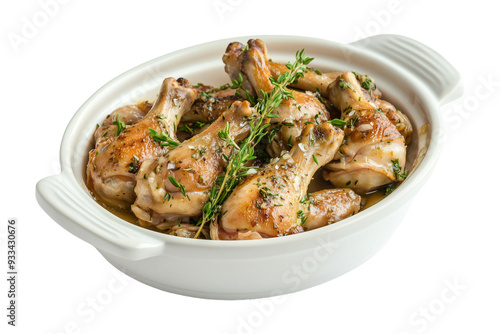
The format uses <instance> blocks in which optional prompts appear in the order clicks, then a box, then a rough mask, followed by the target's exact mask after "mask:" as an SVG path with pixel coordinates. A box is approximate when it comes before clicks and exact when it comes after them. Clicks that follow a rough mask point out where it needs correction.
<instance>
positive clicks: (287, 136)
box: [223, 39, 330, 157]
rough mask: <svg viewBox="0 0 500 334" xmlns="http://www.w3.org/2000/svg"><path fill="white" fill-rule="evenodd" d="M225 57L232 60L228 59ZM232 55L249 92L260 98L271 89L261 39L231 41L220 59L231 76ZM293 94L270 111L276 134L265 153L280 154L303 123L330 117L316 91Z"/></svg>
mask: <svg viewBox="0 0 500 334" xmlns="http://www.w3.org/2000/svg"><path fill="white" fill-rule="evenodd" d="M227 59H230V60H231V62H230V63H227V62H226V61H227ZM235 59H237V64H239V71H240V72H239V73H243V75H244V81H245V82H246V84H245V87H246V86H248V84H250V85H251V87H252V88H253V89H252V90H251V92H255V94H256V95H257V96H258V97H259V98H262V96H263V93H267V94H269V93H271V92H272V90H273V88H274V85H273V84H272V83H271V80H270V79H269V78H271V77H272V72H271V68H270V64H269V58H268V55H267V49H266V46H265V44H264V42H262V41H261V40H259V39H257V40H254V39H251V40H249V41H248V43H247V46H246V47H245V46H244V45H243V44H241V43H231V44H230V45H229V46H228V48H227V50H226V54H225V55H224V58H223V60H224V61H225V62H226V71H227V68H228V67H230V68H231V71H228V74H229V76H230V77H231V78H233V77H234V73H236V72H237V70H236V65H235V64H236V62H235ZM228 64H229V65H230V66H229V65H228ZM293 97H294V98H293V99H285V100H284V101H283V102H282V103H281V104H280V105H279V107H277V108H276V109H274V111H273V114H275V115H277V116H278V117H274V118H272V119H271V123H272V124H273V127H271V128H272V130H271V131H274V132H275V135H274V136H273V137H272V141H271V143H270V144H269V145H268V147H267V151H268V153H270V154H271V156H273V157H277V156H279V155H280V154H281V152H282V151H285V150H286V151H288V150H289V149H290V148H291V147H292V146H293V145H294V144H295V142H296V139H297V137H298V136H299V135H300V134H301V132H302V130H303V129H304V127H305V125H306V124H308V123H314V124H320V123H323V122H325V121H328V120H329V119H330V116H329V112H328V111H327V110H326V108H325V106H324V104H323V103H321V102H320V101H319V100H318V98H317V97H316V96H315V93H312V92H309V93H303V92H299V91H293Z"/></svg>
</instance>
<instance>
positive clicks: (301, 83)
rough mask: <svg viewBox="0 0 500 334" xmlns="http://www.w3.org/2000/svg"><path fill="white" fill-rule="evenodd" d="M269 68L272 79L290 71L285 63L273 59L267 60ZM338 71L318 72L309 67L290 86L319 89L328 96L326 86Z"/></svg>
mask: <svg viewBox="0 0 500 334" xmlns="http://www.w3.org/2000/svg"><path fill="white" fill-rule="evenodd" d="M269 68H270V69H271V73H272V75H273V78H274V79H278V77H279V76H280V75H281V74H283V73H285V72H290V70H289V69H288V68H287V67H286V65H283V64H279V63H275V62H273V61H269ZM340 73H341V72H328V73H321V74H319V73H316V72H314V71H312V70H310V69H309V70H308V71H307V73H305V74H304V77H303V78H299V80H297V82H296V83H293V84H291V85H290V86H292V87H295V88H299V89H302V90H304V91H311V92H317V91H319V93H320V94H321V95H322V96H324V97H328V86H329V85H330V84H331V83H332V82H333V81H334V80H335V79H336V78H337V76H338V75H339V74H340Z"/></svg>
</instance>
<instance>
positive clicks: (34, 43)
mask: <svg viewBox="0 0 500 334" xmlns="http://www.w3.org/2000/svg"><path fill="white" fill-rule="evenodd" d="M45 2H50V1H49V0H42V1H40V2H39V1H35V0H26V1H17V2H13V1H10V2H8V3H9V5H8V7H7V2H5V1H4V2H2V5H1V8H0V22H1V26H2V33H1V42H0V43H1V47H2V61H1V62H0V68H1V72H0V73H1V79H0V80H1V81H0V82H1V89H0V91H1V96H2V104H1V105H2V111H1V113H2V127H1V131H0V133H1V136H2V138H1V143H2V150H1V154H2V159H1V160H2V162H1V163H0V166H1V167H0V168H1V175H2V179H3V180H2V186H1V190H2V191H1V194H2V195H1V196H2V201H1V204H0V207H1V220H2V224H1V226H2V227H1V231H0V233H1V234H0V236H1V251H0V254H2V255H0V261H1V262H4V263H5V262H6V260H5V258H6V222H7V218H8V217H17V218H18V219H19V225H20V226H19V229H20V233H19V238H20V239H19V261H20V264H19V272H20V279H19V286H18V288H19V299H18V304H19V310H18V327H16V328H11V327H10V326H7V325H6V322H7V318H6V317H5V315H4V314H6V310H5V307H6V303H7V297H6V292H7V285H6V281H5V280H4V279H2V280H1V284H0V296H2V297H1V298H0V306H1V307H0V309H2V310H3V311H1V312H0V319H2V320H1V325H0V326H1V328H2V330H1V331H2V332H3V333H5V331H4V329H5V328H7V329H8V331H7V332H8V333H44V334H48V333H53V334H55V333H160V332H161V333H165V332H171V333H196V332H198V333H200V332H203V333H278V332H283V333H327V332H328V333H330V332H337V333H371V334H374V333H385V334H387V333H389V334H403V333H407V334H413V333H499V331H500V323H499V322H498V314H500V303H499V300H500V288H499V282H500V272H499V270H498V267H499V265H500V261H499V255H500V242H499V240H498V239H499V235H500V227H499V222H500V219H499V218H498V215H497V214H496V212H497V210H496V209H497V208H498V193H497V189H498V186H499V181H498V175H497V173H498V171H497V168H498V162H499V159H498V139H497V138H498V135H497V132H498V131H499V130H498V128H499V126H498V125H499V121H500V116H499V114H500V111H499V110H498V98H499V97H500V94H499V93H500V71H499V66H498V61H499V59H500V57H499V56H500V55H499V50H498V23H497V22H498V12H497V11H496V10H494V9H493V8H491V7H489V6H490V5H489V4H488V3H489V2H487V1H485V0H475V1H471V2H468V3H469V4H470V5H468V6H467V7H464V6H462V5H460V4H459V3H458V2H451V1H450V2H444V1H443V2H439V1H436V0H420V1H417V0H414V1H410V0H399V1H398V0H394V1H390V0H377V1H341V2H333V1H286V2H284V1H283V2H279V3H278V1H269V0H265V1H260V0H259V1H249V0H246V1H244V0H220V1H213V0H207V1H175V2H173V1H170V2H167V1H163V2H160V1H148V0H144V1H141V2H140V3H139V2H138V1H123V0H122V1H106V2H104V1H95V0H92V1H77V0H73V1H66V2H67V3H64V4H62V2H63V1H62V0H61V3H60V4H59V5H58V7H57V8H55V7H53V6H52V7H50V8H51V11H52V12H51V15H52V16H50V17H48V19H47V20H46V22H44V21H43V18H44V15H45V14H43V11H44V9H43V8H44V6H43V5H42V3H45ZM52 3H54V0H53V1H52ZM394 9H396V10H394ZM46 10H47V9H46ZM389 10H392V13H391V12H390V11H389ZM41 13H42V14H41ZM37 20H38V21H37ZM27 22H31V23H33V22H35V23H37V24H38V25H39V26H40V27H39V28H37V30H36V31H31V35H26V31H24V33H25V35H24V37H23V26H25V25H27V24H28V23H27ZM378 33H395V34H401V35H405V36H408V37H411V38H414V39H416V40H418V41H420V42H422V43H424V44H426V45H428V46H429V47H431V48H433V49H435V50H436V51H438V52H439V53H441V54H442V55H443V56H444V57H445V58H446V59H448V60H449V61H450V62H451V64H453V65H454V66H455V67H456V68H457V69H458V70H459V72H460V73H461V74H462V77H463V80H464V83H465V94H464V96H463V97H462V98H460V99H459V100H456V101H454V102H452V103H450V104H448V105H445V106H443V107H442V112H443V116H444V124H445V127H446V129H445V130H446V139H445V143H444V150H443V153H442V156H441V159H440V162H439V164H438V166H437V167H436V169H435V172H434V173H433V176H432V178H431V180H430V181H429V182H428V183H427V184H426V185H425V187H424V188H423V189H422V190H421V191H420V193H419V194H418V195H417V197H416V198H415V200H414V202H413V204H412V207H411V209H410V212H409V214H408V216H407V217H406V218H405V219H404V221H403V222H402V224H401V226H400V227H399V229H398V230H397V231H396V233H395V234H394V236H393V238H392V239H391V241H390V242H389V243H388V244H387V245H386V247H385V248H383V250H382V251H381V252H379V253H378V254H377V255H376V256H375V257H374V258H372V259H371V260H370V261H368V262H367V263H366V264H364V265H363V266H361V267H359V268H357V269H355V270H353V271H352V272H350V273H348V274H346V275H344V276H342V277H340V278H337V279H335V280H333V281H330V282H328V283H326V284H323V285H321V286H318V287H315V288H312V289H309V290H306V291H301V292H298V293H295V294H292V295H288V296H286V298H285V300H284V302H283V303H281V304H271V301H270V300H266V299H262V300H244V301H212V300H202V299H195V298H189V297H183V296H178V295H174V294H170V293H166V292H162V291H159V290H156V289H153V288H150V287H148V286H146V285H144V284H141V283H139V282H136V281H134V280H132V279H123V278H122V281H119V280H116V278H115V277H116V276H115V275H118V274H117V271H116V270H115V269H114V268H113V267H112V266H111V265H109V264H108V263H107V262H106V261H105V260H104V259H103V258H102V257H101V256H100V254H99V253H98V252H97V251H96V250H95V249H94V248H93V247H92V246H91V245H89V244H86V243H85V242H83V241H81V240H80V239H78V238H76V237H75V236H73V235H71V234H70V233H68V232H66V231H65V230H64V229H62V228H61V227H60V226H59V225H57V224H56V223H55V222H53V221H52V220H51V219H50V218H49V217H48V216H47V215H46V214H45V213H44V212H43V211H42V210H41V209H40V207H39V206H38V204H37V202H36V200H35V184H36V182H37V181H38V180H39V179H41V178H43V177H45V176H48V175H52V174H56V173H58V171H59V162H58V151H59V144H60V141H61V138H62V134H63V131H64V129H65V127H66V125H67V124H68V122H69V120H70V118H71V117H72V115H73V114H74V113H75V111H76V110H77V109H78V108H79V106H80V105H81V104H82V103H83V102H84V101H85V100H86V99H87V98H88V97H89V96H90V95H91V94H92V93H94V92H95V91H96V90H97V89H98V88H99V87H101V86H102V85H103V84H105V83H106V82H107V81H109V80H110V79H112V78H114V77H115V76H117V75H119V74H120V73H122V72H124V71H126V70H128V69H129V68H131V67H133V66H136V65H138V64H140V63H143V62H145V61H147V60H150V59H152V58H155V57H158V56H160V55H163V54H166V53H169V52H171V51H175V50H178V49H182V48H184V47H188V46H192V45H196V44H199V43H203V42H207V41H211V40H216V39H220V38H226V37H234V36H243V35H258V34H290V35H304V36H312V37H318V38H324V39H328V40H332V41H337V42H343V43H349V42H353V41H355V40H358V39H360V38H362V37H366V36H369V35H374V34H378ZM14 34H16V35H17V36H20V37H22V38H25V39H24V40H23V41H22V43H21V44H19V45H14V44H13V43H12V42H11V41H10V40H9V36H10V38H13V37H12V36H14ZM306 51H307V50H306ZM221 52H222V50H221ZM271 56H272V55H271ZM221 69H222V65H221ZM347 70H348V69H347ZM488 81H489V82H490V84H485V82H488ZM0 267H1V268H5V267H6V265H4V264H1V265H0ZM6 271H7V270H6V269H5V272H6ZM2 277H3V276H2ZM119 277H122V276H119ZM201 279H203V277H200V280H201ZM110 284H111V286H112V288H111V287H110ZM450 285H455V290H449V286H450ZM110 291H111V292H110ZM443 292H444V293H445V295H444V296H443V294H442V293H443ZM104 296H106V297H107V299H105V305H102V303H101V304H99V305H97V306H98V307H97V309H98V311H97V310H96V311H91V310H92V308H91V303H92V300H93V299H95V298H98V297H100V298H101V301H103V299H102V298H103V297H104ZM98 303H99V300H98ZM4 306H5V307H4ZM425 314H427V315H425ZM257 320H259V321H257Z"/></svg>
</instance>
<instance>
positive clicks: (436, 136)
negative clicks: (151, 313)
mask: <svg viewBox="0 0 500 334" xmlns="http://www.w3.org/2000/svg"><path fill="white" fill-rule="evenodd" d="M253 37H255V36H252V38H253ZM249 38H250V37H237V38H232V39H230V40H229V39H227V40H220V41H215V42H210V43H207V44H202V45H198V46H194V47H190V48H187V49H184V50H180V51H177V52H174V53H171V54H168V55H165V56H162V57H159V58H157V59H154V60H151V61H149V62H147V63H145V64H142V65H140V66H138V67H136V68H133V69H131V70H130V71H128V72H126V73H124V74H122V75H120V76H118V77H117V78H115V79H113V80H111V81H110V82H109V83H107V84H106V85H104V86H103V87H102V88H101V89H99V90H98V91H97V92H96V93H95V94H94V95H93V96H92V97H90V98H89V100H88V101H87V102H85V104H84V105H83V106H82V107H81V108H80V109H79V110H78V111H77V113H76V114H75V115H74V117H73V119H72V120H71V122H70V123H69V125H68V127H67V129H66V132H65V134H64V138H63V140H62V144H61V153H60V159H61V165H62V166H61V167H62V172H61V174H59V175H56V176H50V177H47V178H45V179H43V180H41V181H40V182H39V183H38V184H37V188H36V195H37V200H38V202H39V204H40V206H41V207H42V208H43V209H44V210H45V211H46V212H47V213H48V214H49V216H50V217H52V218H53V219H54V220H55V221H56V222H57V223H59V224H60V225H61V226H62V227H64V228H65V229H67V230H68V231H69V232H71V233H73V234H75V235H76V236H78V237H79V238H81V239H83V240H85V241H87V242H89V243H90V244H92V245H93V246H95V247H96V248H97V249H98V250H99V252H101V254H102V255H103V256H104V257H105V258H106V259H107V260H108V261H109V262H110V263H111V264H112V265H114V266H115V267H117V268H118V269H119V270H121V271H123V272H124V273H126V274H128V275H130V276H131V277H133V278H135V279H137V280H139V281H141V282H143V283H145V284H148V285H151V286H154V287H156V288H159V289H162V290H165V291H170V292H174V293H178V294H183V295H189V296H195V297H203V298H215V299H243V298H258V297H267V296H274V295H279V294H284V293H290V292H294V291H298V290H301V289H305V288H308V287H312V286H314V285H317V284H320V283H323V282H326V281H328V280H331V279H333V278H335V277H338V276H340V275H342V274H344V273H346V272H348V271H349V270H351V269H353V268H355V267H357V266H359V265H360V264H362V263H363V262H364V261H366V260H367V259H369V258H370V257H371V256H373V255H374V254H375V253H376V252H377V251H378V250H379V249H380V248H381V247H382V246H383V244H384V243H385V242H386V241H387V240H388V239H389V237H390V236H391V235H392V233H393V232H394V230H395V229H396V227H397V226H398V224H399V223H400V222H401V221H402V220H403V218H404V215H405V213H406V211H407V210H408V207H409V204H410V201H411V200H412V198H413V197H414V196H415V194H416V193H417V192H418V190H419V189H420V188H421V187H422V186H423V184H424V183H425V181H426V180H427V179H428V177H429V175H430V173H431V171H432V169H433V167H434V165H435V163H436V161H437V159H438V157H439V151H440V149H441V140H440V139H441V131H442V123H441V117H440V114H439V108H440V105H442V104H444V103H446V102H449V101H451V100H453V99H456V98H457V97H459V96H460V95H461V94H462V91H463V85H462V81H461V79H460V76H459V74H458V73H457V71H456V70H455V69H454V68H453V67H452V66H451V65H450V64H449V63H448V62H447V61H446V60H444V59H443V58H442V57H441V56H440V55H439V54H437V53H436V52H434V51H433V50H431V49H429V48H428V47H426V46H424V45H422V44H420V43H418V42H416V41H414V40H411V39H409V38H406V37H402V36H398V35H378V36H374V37H369V38H366V39H363V40H360V41H357V42H354V43H351V44H347V45H346V44H339V43H335V42H331V41H326V40H319V39H314V38H306V37H294V36H261V37H258V38H261V39H262V40H264V41H265V42H266V44H267V45H268V47H269V54H270V56H271V57H272V59H273V60H276V61H283V62H287V61H289V60H292V59H293V57H294V54H295V52H296V51H297V50H301V49H305V51H306V53H307V55H308V56H310V57H314V58H315V59H314V61H313V66H314V67H315V68H317V69H319V70H321V71H332V70H340V71H357V72H359V73H366V74H369V75H370V76H372V77H373V78H375V80H376V81H377V85H378V86H379V87H380V88H381V90H382V91H383V92H384V97H385V98H386V99H387V100H388V101H391V102H392V103H393V104H394V105H396V106H397V107H399V108H400V109H402V110H403V111H404V112H405V113H406V114H407V115H408V116H409V117H410V119H411V121H412V123H413V126H414V129H415V130H416V131H415V133H414V136H413V140H412V143H411V144H410V147H409V149H408V162H409V164H408V166H411V171H410V174H409V176H408V177H407V179H406V180H405V181H404V182H403V183H402V184H401V186H400V187H398V188H397V189H396V190H395V191H394V192H393V193H391V194H390V195H388V196H387V198H385V199H384V200H382V201H381V202H380V203H378V204H376V205H374V206H372V207H370V208H368V209H366V210H364V211H362V212H360V213H358V214H356V215H354V216H352V217H350V218H347V219H344V220H342V221H340V222H338V223H335V224H332V225H329V226H326V227H323V228H320V229H316V230H312V231H309V232H305V233H300V234H295V235H290V236H286V237H280V238H271V239H263V240H247V241H233V242H231V241H218V240H195V239H186V238H180V237H175V236H170V235H165V234H162V233H157V232H154V231H151V230H148V229H144V228H141V227H139V226H135V225H133V224H130V223H128V222H126V221H124V220H122V219H120V218H118V217H117V216H115V215H113V214H112V213H110V212H108V211H107V210H105V209H104V208H102V207H101V206H100V205H99V204H98V203H96V202H95V201H94V199H93V198H92V197H91V195H90V193H89V191H88V190H87V188H86V186H85V179H84V174H85V172H84V171H85V165H86V162H87V159H88V152H89V149H90V146H89V145H90V142H91V137H92V135H93V131H94V126H92V125H94V124H97V123H99V122H100V121H101V120H102V119H104V117H105V115H106V114H108V113H110V112H111V111H112V110H113V109H115V108H116V107H119V106H122V105H126V104H131V103H136V102H138V101H139V100H143V99H151V98H154V97H155V94H156V93H157V91H158V88H159V87H160V85H161V82H162V80H163V79H164V78H165V77H167V76H171V77H185V78H188V79H189V80H191V81H192V82H207V83H211V84H214V85H217V84H223V83H225V82H227V81H228V78H227V76H226V74H225V72H224V70H223V64H222V61H221V56H222V53H223V52H224V50H225V47H226V46H227V44H228V43H230V42H232V41H241V42H245V41H246V40H248V39H249Z"/></svg>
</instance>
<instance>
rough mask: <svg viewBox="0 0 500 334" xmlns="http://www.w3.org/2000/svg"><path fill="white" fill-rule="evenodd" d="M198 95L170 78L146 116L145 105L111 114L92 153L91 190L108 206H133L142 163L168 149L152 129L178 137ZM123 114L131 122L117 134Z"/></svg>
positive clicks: (181, 80) (89, 171)
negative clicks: (151, 131)
mask: <svg viewBox="0 0 500 334" xmlns="http://www.w3.org/2000/svg"><path fill="white" fill-rule="evenodd" d="M195 98H196V92H195V91H194V90H193V89H192V88H191V87H190V84H189V82H188V81H187V80H184V79H179V80H177V81H176V80H175V79H173V78H167V79H165V80H164V81H163V84H162V87H161V89H160V93H159V95H158V98H157V100H156V102H155V104H154V105H153V107H152V108H151V110H149V112H147V115H145V116H144V111H145V110H146V109H147V107H145V106H144V107H143V109H141V108H140V107H137V108H131V107H127V108H128V111H129V112H128V113H127V114H126V115H125V113H122V112H120V111H118V112H116V113H114V115H113V116H110V117H108V119H107V120H105V122H104V123H103V125H104V127H103V129H100V128H98V129H97V131H96V136H97V137H98V138H96V146H95V149H93V150H91V151H90V153H89V163H88V165H87V184H88V186H89V189H90V190H91V191H92V192H93V193H94V194H95V195H96V196H97V197H98V198H100V199H101V200H102V201H103V202H104V203H105V204H106V205H109V206H111V207H115V208H122V209H128V208H130V205H131V204H132V203H133V202H134V200H135V193H134V187H135V184H136V180H135V173H136V172H137V170H138V169H139V166H140V165H141V164H142V162H143V161H144V160H147V159H151V158H154V157H156V156H159V155H161V154H163V153H164V152H165V151H166V150H167V148H164V147H161V146H160V145H159V144H158V143H157V142H155V141H154V140H153V139H152V137H151V136H150V135H149V129H150V128H151V129H154V130H156V131H157V132H158V133H161V132H163V133H168V134H169V135H170V136H171V138H173V139H175V128H176V126H177V124H178V123H179V120H180V118H181V117H182V115H183V114H184V112H186V110H188V109H189V108H190V107H191V105H192V104H193V102H194V99H195ZM118 110H120V109H118ZM122 111H124V110H122ZM120 114H122V115H123V116H124V120H126V121H127V122H130V123H129V124H130V125H129V126H126V128H125V129H123V131H121V132H120V133H119V134H118V135H117V126H118V124H119V122H117V120H116V117H117V115H120ZM118 117H119V116H118ZM119 121H121V120H120V119H119ZM106 127H108V128H107V129H106Z"/></svg>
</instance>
